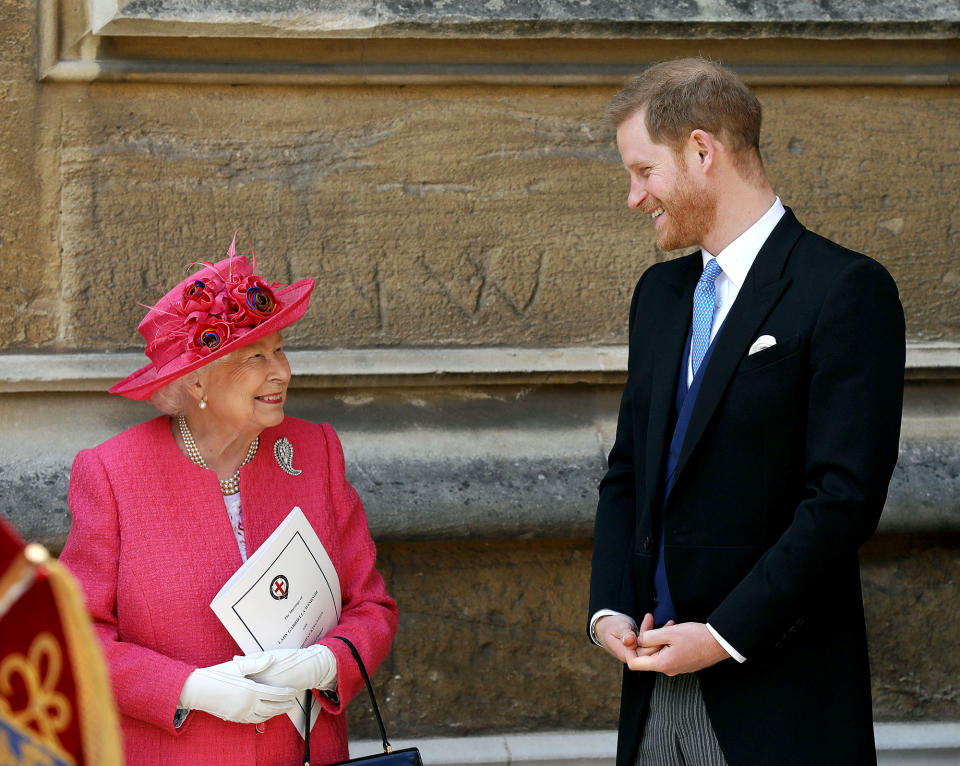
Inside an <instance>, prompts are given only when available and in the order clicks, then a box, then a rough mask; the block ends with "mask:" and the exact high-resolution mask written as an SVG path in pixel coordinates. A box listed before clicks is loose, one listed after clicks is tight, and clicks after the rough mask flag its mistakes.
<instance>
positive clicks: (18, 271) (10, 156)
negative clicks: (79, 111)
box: [0, 0, 59, 347]
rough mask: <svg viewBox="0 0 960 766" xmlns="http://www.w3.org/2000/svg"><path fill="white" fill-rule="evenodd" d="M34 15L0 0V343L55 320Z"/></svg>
mask: <svg viewBox="0 0 960 766" xmlns="http://www.w3.org/2000/svg"><path fill="white" fill-rule="evenodd" d="M28 5H29V4H28ZM33 20H34V17H33V16H32V15H28V14H26V13H24V8H23V3H19V2H12V1H11V0H0V30H2V33H0V104H2V105H3V109H2V112H0V265H2V270H3V271H2V274H3V276H2V278H0V319H2V321H0V347H7V346H33V345H38V344H43V343H51V342H53V341H54V340H55V339H56V333H57V329H58V326H59V306H58V303H57V300H56V297H57V295H58V294H59V285H58V279H57V271H56V261H51V260H49V259H47V258H45V257H44V255H43V254H41V253H39V252H38V233H39V226H40V224H42V223H44V222H46V220H47V216H45V215H44V211H43V207H42V204H41V185H40V183H39V178H38V176H39V174H40V173H41V172H42V171H43V163H42V161H41V160H40V157H39V154H38V152H37V147H38V144H39V143H40V142H39V141H38V138H39V137H40V134H41V132H42V124H41V119H40V117H39V114H38V113H39V110H38V105H39V91H38V88H37V85H36V83H35V82H34V80H33V50H34V46H35V42H36V40H35V37H36V34H35V29H34V24H33ZM57 172H58V173H59V170H58V171H57Z"/></svg>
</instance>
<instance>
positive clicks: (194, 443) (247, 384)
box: [61, 245, 397, 766]
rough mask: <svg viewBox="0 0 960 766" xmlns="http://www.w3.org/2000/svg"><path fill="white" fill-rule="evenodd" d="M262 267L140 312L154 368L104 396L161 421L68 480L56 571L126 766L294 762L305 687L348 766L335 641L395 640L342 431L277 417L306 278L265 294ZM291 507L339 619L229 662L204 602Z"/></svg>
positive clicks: (340, 646)
mask: <svg viewBox="0 0 960 766" xmlns="http://www.w3.org/2000/svg"><path fill="white" fill-rule="evenodd" d="M255 263H256V261H255V260H254V264H255ZM254 268H255V265H254V267H253V268H251V266H250V264H249V263H248V262H247V260H246V259H245V258H244V257H242V256H237V255H235V249H234V246H233V245H231V247H230V251H229V252H228V254H227V258H226V259H225V260H222V261H220V262H219V263H216V264H208V265H206V266H205V268H203V269H201V270H200V271H198V272H197V273H195V274H193V275H191V276H190V277H189V278H187V279H186V280H184V281H183V282H181V283H180V284H179V285H177V286H176V287H175V288H174V289H173V290H171V291H170V292H169V293H167V295H166V296H164V297H163V298H162V299H161V300H160V301H159V302H158V303H157V304H156V305H155V306H154V307H152V308H151V309H150V310H149V311H148V313H147V315H146V317H145V318H144V319H143V321H142V322H141V323H140V326H139V330H140V333H141V334H142V335H143V337H144V338H145V340H146V353H147V356H149V357H150V359H151V363H150V364H148V365H147V366H145V367H144V368H142V369H141V370H138V371H137V372H135V373H133V374H132V375H130V376H129V377H127V378H126V379H124V380H123V381H121V382H120V383H118V384H117V385H115V386H114V387H113V388H111V389H110V390H111V392H112V393H115V394H120V395H123V396H127V397H130V398H133V399H139V400H148V401H150V402H152V403H153V404H155V405H156V406H157V407H158V408H159V409H160V410H161V412H163V413H164V414H163V415H162V416H160V417H157V418H154V419H153V420H150V421H148V422H146V423H143V424H141V425H138V426H134V427H133V428H131V429H129V430H127V431H124V432H123V433H121V434H119V435H118V436H115V437H114V438H112V439H110V440H109V441H107V442H104V443H103V444H101V445H99V446H98V447H94V448H93V449H89V450H83V451H82V452H80V454H79V455H77V458H76V461H75V462H74V464H73V471H72V473H71V476H70V493H69V505H70V510H71V513H72V515H73V526H72V528H71V530H70V535H69V538H68V539H67V543H66V547H65V548H64V550H63V554H62V556H61V561H63V562H64V563H65V564H66V565H67V566H69V567H70V569H71V570H72V571H73V572H74V573H75V574H76V576H77V577H78V579H79V580H80V583H81V584H82V586H83V589H84V592H85V596H86V600H87V607H88V609H89V611H90V614H91V616H92V618H93V620H94V624H95V627H96V630H97V633H98V635H99V637H100V640H101V642H102V645H103V649H104V653H105V655H106V658H107V662H108V664H109V667H110V672H111V677H112V681H113V689H114V693H115V696H116V701H117V707H118V709H119V711H120V714H121V720H122V726H123V734H124V747H125V752H126V758H127V763H128V764H129V765H130V766H138V765H140V764H143V765H144V766H145V765H147V764H150V765H153V764H156V765H157V766H166V765H169V766H174V765H176V766H181V765H184V766H185V765H186V764H189V765H190V766H207V764H209V765H210V766H214V765H216V766H222V764H230V766H243V765H246V764H249V765H250V766H253V765H254V764H256V766H292V764H295V763H300V762H302V760H303V755H304V744H305V743H304V739H303V736H302V734H301V733H299V732H298V731H297V729H296V727H295V726H294V724H293V723H292V722H291V719H290V718H289V717H288V716H287V715H285V713H287V712H288V711H291V710H293V709H294V706H296V705H297V704H298V699H300V700H304V699H305V696H304V695H305V690H313V691H312V694H313V701H314V702H315V704H318V705H319V706H320V707H321V711H320V716H319V718H318V720H317V722H316V724H315V725H314V726H313V729H312V731H311V735H310V742H309V744H310V747H311V753H312V757H313V759H314V760H313V761H312V762H313V763H315V764H317V763H321V764H328V763H333V762H336V761H339V760H343V759H345V758H347V757H348V753H347V733H346V725H345V722H344V715H343V710H344V706H345V705H346V703H347V702H348V701H349V700H350V699H351V698H352V697H353V695H354V694H356V693H357V691H358V690H360V689H361V688H362V686H363V679H362V678H361V676H360V674H359V671H358V669H357V666H356V664H355V662H354V660H353V658H352V657H351V655H350V653H349V649H348V648H347V646H346V645H345V644H344V643H342V642H341V641H339V640H335V637H336V636H343V637H345V638H348V639H349V640H351V641H352V642H353V644H354V645H355V646H356V647H357V649H358V650H359V652H360V655H361V656H362V657H363V659H364V661H365V663H366V665H367V667H368V668H373V667H376V666H377V665H379V664H380V662H381V661H382V660H383V659H384V657H385V656H386V654H387V652H388V650H389V648H390V642H391V640H392V639H393V635H394V633H395V632H396V628H397V607H396V604H395V603H394V601H393V600H392V599H391V598H390V596H388V595H387V592H386V589H385V587H384V583H383V579H382V578H381V577H380V575H379V574H378V573H377V570H376V569H375V568H374V564H375V559H376V551H375V549H374V544H373V541H372V539H371V537H370V532H369V530H368V527H367V520H366V516H365V514H364V510H363V506H362V504H361V502H360V498H359V497H358V496H357V493H356V492H355V491H354V489H353V488H352V487H351V486H350V484H349V483H348V482H347V480H346V478H345V477H344V459H343V451H342V450H341V447H340V442H339V441H338V439H337V435H336V434H335V433H334V431H333V429H332V428H331V427H330V426H329V425H326V424H319V425H318V424H315V423H310V422H307V421H303V420H298V419H297V418H292V417H285V416H284V412H283V407H284V402H285V400H286V396H287V385H288V383H289V381H290V365H289V364H288V362H287V359H286V357H285V355H284V352H283V339H282V337H281V335H280V330H282V329H283V328H284V327H286V326H288V325H290V324H292V323H293V322H295V321H297V320H298V319H299V318H300V317H301V316H303V313H304V312H305V311H306V309H307V304H308V303H309V300H310V293H311V291H312V289H313V280H312V279H305V280H301V281H299V282H296V283H294V284H291V285H286V286H285V285H278V284H274V285H270V284H268V283H267V282H265V281H264V280H263V279H262V278H261V277H260V276H258V275H256V274H254V273H253V270H254ZM294 506H299V507H300V508H301V509H302V510H303V512H304V514H305V515H306V518H307V519H308V521H309V522H310V524H311V526H312V527H313V528H314V530H315V531H316V533H317V535H318V536H319V538H320V541H321V542H322V544H323V546H324V548H325V549H326V551H327V553H328V555H329V556H330V559H331V561H332V563H333V565H334V567H335V568H336V571H337V574H338V576H339V580H340V588H341V601H342V614H341V617H340V620H339V623H338V624H337V625H336V627H334V628H333V629H332V630H330V631H329V632H328V633H327V635H325V636H324V637H323V638H322V639H321V640H320V641H319V643H317V644H316V645H313V646H309V647H307V648H304V649H277V650H270V651H267V652H263V653H262V654H260V655H252V656H251V655H248V656H247V657H246V658H239V659H238V660H236V661H235V660H234V657H235V656H236V655H240V654H241V652H240V649H239V647H238V645H237V644H236V643H235V641H234V640H233V638H231V636H230V634H229V633H228V632H227V630H226V628H224V627H223V625H222V624H221V622H220V621H219V619H218V618H217V617H216V616H215V615H214V613H213V611H212V610H211V608H210V602H211V600H212V599H213V597H214V596H215V595H216V594H217V592H218V591H219V590H220V588H221V586H223V584H224V583H225V582H226V581H227V580H228V579H229V578H230V576H231V575H232V574H233V573H234V572H235V571H236V570H237V569H238V568H239V567H240V566H241V565H242V563H243V562H244V561H245V560H246V557H247V556H248V555H250V554H252V553H253V552H254V551H256V550H257V548H258V547H259V546H260V545H261V544H262V543H263V542H264V540H265V539H266V538H267V537H268V536H269V535H270V533H271V532H272V531H273V530H274V529H275V528H276V527H277V525H278V524H280V522H282V521H283V519H284V518H285V517H286V515H287V513H288V512H289V511H290V510H291V508H293V507H294Z"/></svg>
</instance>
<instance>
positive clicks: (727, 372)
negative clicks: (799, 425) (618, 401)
mask: <svg viewBox="0 0 960 766" xmlns="http://www.w3.org/2000/svg"><path fill="white" fill-rule="evenodd" d="M803 231H804V228H803V226H801V225H800V223H799V222H798V221H797V219H796V218H795V217H794V215H793V213H792V212H791V211H790V209H789V208H787V212H786V213H785V214H784V216H783V218H781V219H780V221H779V222H778V223H777V225H776V227H775V228H774V230H773V231H772V232H771V233H770V236H769V237H768V238H767V241H766V242H764V243H763V247H761V248H760V252H758V253H757V257H756V259H755V260H754V262H753V266H751V267H750V270H749V271H748V272H747V276H746V279H745V280H744V283H743V287H742V288H741V289H740V293H739V294H738V295H737V299H736V300H735V301H734V303H733V306H732V307H731V308H730V313H729V314H727V318H726V320H725V321H724V323H723V327H722V328H721V329H720V332H719V333H718V334H717V337H716V340H715V341H714V343H715V345H714V349H713V354H712V357H711V359H710V362H709V364H708V365H707V368H706V370H704V374H703V382H702V384H701V387H700V393H699V394H698V395H697V401H696V403H695V404H694V407H693V413H692V414H691V416H690V423H689V425H688V426H687V433H686V437H685V438H684V441H683V447H682V449H681V450H680V458H679V460H678V462H677V468H676V472H675V475H676V476H677V477H678V478H679V476H680V474H681V473H682V472H683V468H684V466H685V465H686V463H687V461H688V460H689V459H690V454H691V453H692V452H693V449H694V447H696V445H697V442H698V441H699V440H700V437H701V436H702V435H703V432H704V430H705V429H706V427H707V424H708V423H709V422H710V418H711V417H712V416H713V413H714V411H715V410H716V408H717V405H718V404H719V403H720V400H721V399H722V398H723V394H724V392H725V391H726V390H727V386H728V385H729V384H730V379H731V378H732V377H733V373H734V371H735V370H736V368H737V365H738V364H739V363H740V360H741V359H742V357H743V354H744V352H745V351H746V349H747V348H748V347H749V344H750V343H751V341H752V340H753V338H754V337H755V334H756V332H757V330H758V328H759V327H760V325H761V323H762V322H763V320H764V319H765V318H766V317H767V315H768V314H769V313H770V310H771V309H772V308H773V307H774V305H776V303H777V301H778V300H779V299H780V296H781V295H782V294H783V291H784V290H785V289H786V288H787V285H789V284H790V279H789V277H784V276H783V271H784V267H785V265H786V261H787V257H788V256H789V254H790V251H791V250H792V249H793V246H794V245H795V244H796V241H797V239H798V238H799V237H800V235H801V234H802V233H803ZM691 301H692V293H691Z"/></svg>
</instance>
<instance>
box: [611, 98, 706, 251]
mask: <svg viewBox="0 0 960 766" xmlns="http://www.w3.org/2000/svg"><path fill="white" fill-rule="evenodd" d="M645 118H646V112H644V111H643V110H640V111H638V112H635V113H634V114H633V115H632V116H631V117H630V118H629V119H627V120H625V121H624V122H623V123H622V124H621V125H620V127H619V128H618V129H617V146H618V148H619V149H620V157H621V159H622V160H623V164H624V167H626V169H627V171H628V172H629V173H630V193H629V195H628V196H627V206H628V207H630V208H632V209H634V210H640V211H642V212H644V213H646V214H647V215H649V216H650V217H651V218H652V219H653V225H654V228H655V229H656V233H657V247H659V248H660V249H661V250H678V249H680V248H685V247H694V246H699V245H701V243H702V242H703V241H704V239H706V237H707V234H708V232H709V231H710V229H711V228H712V227H713V225H714V222H715V221H716V217H717V197H716V194H715V193H712V192H711V190H710V189H708V188H707V186H706V185H705V184H704V183H703V180H702V179H701V178H700V177H698V176H697V175H696V174H694V173H693V172H691V171H690V169H689V168H688V163H687V162H685V161H684V158H685V154H684V153H683V152H685V151H687V149H686V148H685V149H683V150H681V154H680V156H679V157H678V155H677V154H676V153H675V152H674V150H673V149H672V148H671V147H669V146H666V145H664V144H657V143H654V142H653V141H652V140H651V138H650V135H649V134H648V133H647V126H646V124H645ZM695 156H696V155H695V153H694V158H695Z"/></svg>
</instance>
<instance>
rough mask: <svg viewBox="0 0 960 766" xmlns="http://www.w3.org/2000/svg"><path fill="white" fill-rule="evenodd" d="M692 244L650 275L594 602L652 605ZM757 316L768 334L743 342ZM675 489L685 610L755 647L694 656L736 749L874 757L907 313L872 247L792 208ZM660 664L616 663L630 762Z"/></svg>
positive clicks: (675, 541)
mask: <svg viewBox="0 0 960 766" xmlns="http://www.w3.org/2000/svg"><path fill="white" fill-rule="evenodd" d="M701 270H702V257H701V254H700V253H699V252H697V253H694V254H692V255H689V256H685V257H681V258H678V259H676V260H672V261H669V262H666V263H662V264H657V265H655V266H653V267H651V268H650V269H648V270H647V272H646V273H645V274H644V275H643V276H642V277H641V279H640V281H639V283H638V284H637V287H636V290H635V292H634V296H633V303H632V305H631V309H630V357H629V365H628V379H627V384H626V387H625V389H624V393H623V399H622V402H621V408H620V414H619V422H618V427H617V436H616V441H615V443H614V446H613V449H612V451H611V452H610V457H609V470H608V471H607V473H606V475H605V477H604V479H603V481H602V482H601V485H600V501H599V505H598V508H597V518H596V526H595V530H594V551H593V573H592V576H591V586H590V614H591V615H592V614H593V613H595V612H596V611H597V610H599V609H603V608H608V609H615V610H618V611H620V612H624V613H626V614H629V615H631V616H633V617H634V618H635V619H636V620H637V622H638V623H639V621H640V619H641V618H642V616H643V615H644V613H646V612H648V611H651V612H652V611H653V573H654V565H655V552H656V545H655V539H656V534H657V528H656V526H655V525H658V524H659V510H660V507H661V503H662V502H663V501H662V491H663V481H662V479H663V471H664V464H665V459H666V452H667V449H668V447H669V442H670V438H671V436H672V430H673V426H674V414H675V408H674V396H675V393H676V387H677V381H678V376H679V374H680V369H681V357H682V353H683V347H684V340H685V337H686V333H687V331H688V329H689V325H690V315H691V309H692V301H693V291H694V287H695V285H696V282H697V279H698V278H699V275H700V272H701ZM760 335H772V336H774V338H776V340H777V343H776V345H775V346H773V347H771V348H768V349H766V350H764V351H760V352H757V353H755V354H753V355H748V350H749V348H750V346H751V345H752V343H753V342H754V341H755V340H756V339H757V338H758V337H759V336H760ZM714 343H715V345H714V350H713V356H712V358H711V359H710V362H709V364H708V366H707V368H706V370H705V372H704V377H703V382H702V387H701V389H700V393H699V395H698V397H697V400H696V404H695V406H694V410H693V413H692V416H691V420H690V424H689V426H688V429H687V434H686V439H685V441H684V443H683V447H682V451H681V455H680V459H679V463H678V465H677V468H676V473H675V477H676V478H675V482H674V485H673V488H672V490H671V492H670V495H669V497H667V498H666V501H665V505H664V522H663V525H664V531H663V532H664V535H665V538H664V544H665V551H664V559H665V566H666V572H667V578H668V581H669V583H670V593H671V595H672V597H673V602H674V606H675V607H676V610H677V613H678V616H679V618H680V620H681V621H697V622H709V623H710V624H711V625H712V626H713V627H714V628H715V629H716V630H717V631H718V632H719V633H720V635H722V636H723V637H724V638H725V639H726V640H727V641H729V642H730V644H731V645H732V646H734V647H735V648H736V649H737V650H738V651H739V652H740V653H741V654H743V655H744V656H746V657H747V662H746V663H744V664H738V663H736V662H734V661H733V660H726V661H724V662H722V663H720V664H718V665H716V666H714V667H712V668H709V669H707V670H705V671H701V672H700V673H699V674H698V675H699V680H700V686H701V689H702V691H703V696H704V700H705V703H706V706H707V710H708V712H709V714H710V719H711V721H712V722H713V725H714V729H715V730H716V733H717V737H718V739H719V742H720V744H721V747H722V748H723V750H724V753H725V754H726V757H727V760H728V762H729V763H730V766H748V765H749V766H756V765H764V764H777V766H787V765H788V764H798V766H799V765H800V764H803V765H804V766H809V764H811V763H816V764H818V766H825V765H827V764H837V765H838V766H839V765H840V764H843V766H852V765H855V764H874V763H875V762H876V756H875V751H874V742H873V727H872V715H871V699H870V675H869V666H868V660H867V646H866V637H865V631H864V620H863V605H862V598H861V594H860V577H859V566H858V561H857V549H858V548H859V547H860V545H862V544H863V542H864V541H865V540H866V539H867V538H868V537H869V536H870V535H871V534H872V533H873V531H874V530H875V528H876V525H877V522H878V520H879V518H880V512H881V510H882V509H883V504H884V500H885V498H886V492H887V485H888V483H889V480H890V475H891V473H892V471H893V467H894V465H895V463H896V459H897V452H898V440H899V432H900V417H901V408H902V397H903V369H904V355H905V349H904V321H903V310H902V308H901V305H900V301H899V298H898V295H897V288H896V285H895V284H894V282H893V280H892V279H891V277H890V275H889V274H888V273H887V272H886V270H885V269H884V268H883V267H882V266H880V265H879V264H878V263H877V262H876V261H873V260H871V259H870V258H867V257H866V256H863V255H860V254H858V253H854V252H851V251H849V250H846V249H844V248H841V247H840V246H838V245H836V244H834V243H832V242H830V241H828V240H826V239H824V238H823V237H820V236H818V235H816V234H814V233H812V232H809V231H807V230H806V229H805V228H804V227H803V226H802V225H801V224H800V223H799V222H798V221H797V219H796V218H795V217H794V215H793V213H792V212H791V211H790V210H787V212H786V214H785V215H784V217H783V218H782V219H781V220H780V222H779V223H778V224H777V226H776V228H775V229H774V231H773V232H772V233H771V235H770V237H769V238H768V239H767V241H766V242H765V243H764V245H763V247H762V248H761V250H760V252H759V254H758V255H757V258H756V260H755V261H754V264H753V266H752V267H751V269H750V271H749V272H748V274H747V277H746V280H745V282H744V284H743V286H742V288H741V290H740V293H739V294H738V296H737V299H736V301H735V302H734V304H733V306H732V307H731V309H730V312H729V314H728V315H727V318H726V320H725V321H724V324H723V326H722V328H721V329H720V332H719V333H718V335H717V338H716V340H715V342H714ZM652 683H653V676H652V674H649V673H636V672H632V671H628V670H626V669H625V670H624V677H623V693H622V699H621V711H620V736H619V743H618V754H617V763H618V764H619V765H621V766H627V765H628V764H633V762H634V759H635V757H636V756H635V754H636V749H637V746H638V743H639V739H640V736H641V733H642V730H643V724H644V721H645V717H646V712H647V706H648V701H649V694H650V689H651V687H652Z"/></svg>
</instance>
